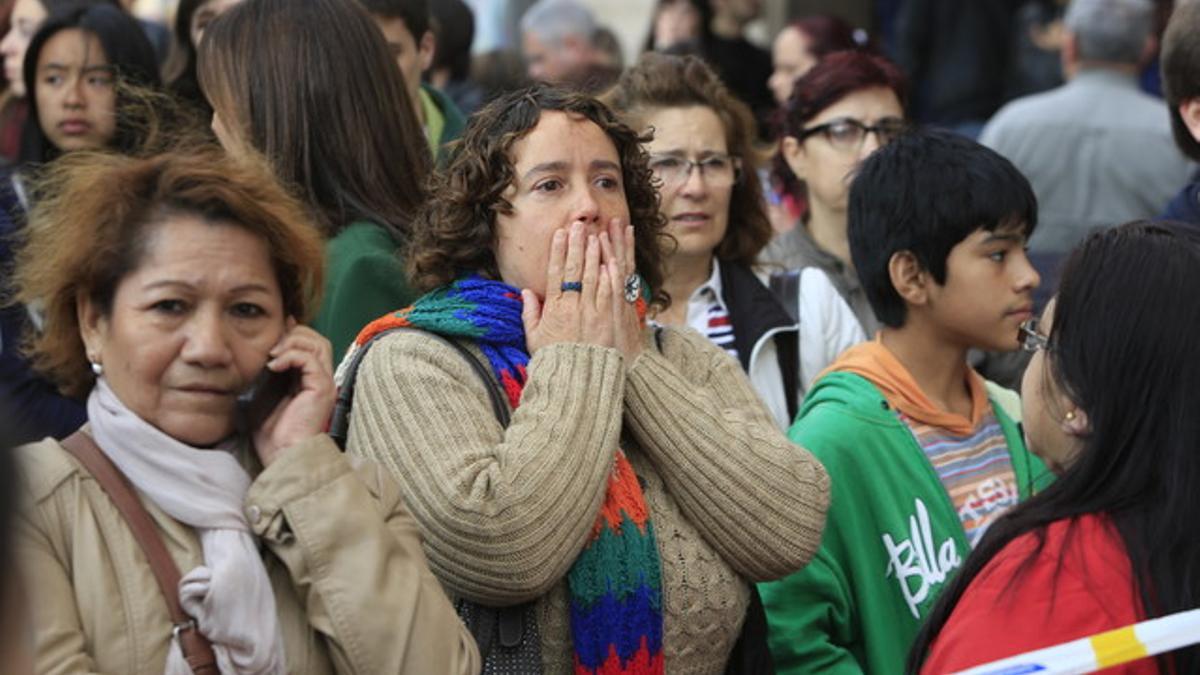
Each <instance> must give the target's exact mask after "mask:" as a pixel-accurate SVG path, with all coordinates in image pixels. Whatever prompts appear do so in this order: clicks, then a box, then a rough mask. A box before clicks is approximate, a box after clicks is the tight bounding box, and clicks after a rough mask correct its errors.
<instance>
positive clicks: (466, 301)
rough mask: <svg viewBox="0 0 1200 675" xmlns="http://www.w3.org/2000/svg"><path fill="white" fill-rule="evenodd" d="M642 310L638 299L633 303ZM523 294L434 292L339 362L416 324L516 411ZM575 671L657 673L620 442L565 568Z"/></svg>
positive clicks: (655, 566) (637, 526)
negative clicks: (486, 369) (490, 375)
mask: <svg viewBox="0 0 1200 675" xmlns="http://www.w3.org/2000/svg"><path fill="white" fill-rule="evenodd" d="M638 306H639V310H640V311H641V313H642V314H643V315H644V311H645V309H644V308H645V302H644V301H641V302H639V303H638ZM521 307H522V301H521V294H520V292H519V291H518V290H517V289H516V288H513V287H512V286H509V285H508V284H505V283H502V282H498V281H489V280H487V279H484V278H482V277H479V276H471V277H464V278H461V279H459V280H457V281H455V282H454V283H452V284H450V285H449V286H444V287H442V288H440V289H437V290H435V291H432V292H430V293H428V294H427V295H424V296H422V297H421V298H420V299H418V300H417V301H416V302H415V303H414V304H413V305H412V306H411V307H407V308H405V309H402V310H400V311H399V312H395V313H393V314H389V315H387V316H384V317H382V318H379V319H376V320H375V321H373V322H371V323H370V324H368V325H367V327H366V328H364V329H363V330H362V332H360V333H359V334H358V337H357V338H356V339H355V340H354V345H353V346H351V348H350V350H349V352H347V354H346V357H345V359H343V361H342V363H349V362H350V360H351V359H352V357H353V354H354V352H355V351H357V350H358V349H359V348H360V346H361V345H363V344H366V342H367V341H368V340H370V339H371V338H372V337H374V336H375V335H378V334H379V333H381V332H383V331H386V330H388V329H391V328H397V327H415V328H421V329H424V330H428V331H430V332H433V333H437V334H439V335H443V336H446V337H465V338H470V339H472V340H474V341H475V343H476V344H477V345H478V346H479V348H480V350H481V351H482V352H483V354H484V356H486V357H487V360H488V362H489V363H490V364H491V367H492V371H493V372H494V373H495V374H496V378H497V379H498V380H499V381H500V384H501V386H502V387H503V388H504V392H505V394H506V395H507V396H508V402H509V403H510V404H511V405H512V407H513V408H514V409H515V408H516V407H517V406H518V405H519V404H520V402H521V391H522V389H523V388H524V386H525V378H526V372H525V369H526V367H527V366H528V364H529V353H528V352H527V351H526V347H525V326H524V323H523V322H522V321H521ZM567 585H568V587H569V588H570V592H571V637H572V639H573V642H574V646H575V673H576V675H592V674H596V675H620V674H623V673H629V674H631V675H632V674H638V675H642V674H647V675H648V674H657V673H662V672H663V653H662V623H663V619H662V587H661V576H660V568H659V558H658V548H657V547H656V545H655V543H654V528H653V526H652V525H651V523H650V514H649V512H648V511H647V509H646V499H645V496H644V495H643V494H642V488H641V486H640V485H639V483H638V479H637V474H635V473H634V471H633V467H632V466H631V465H630V464H629V460H628V459H627V458H626V457H625V453H624V452H622V451H621V450H620V449H619V448H618V449H617V450H616V459H615V463H614V466H613V470H612V472H611V473H610V474H609V478H608V489H607V491H606V493H605V495H604V503H603V504H602V505H601V507H600V514H599V516H598V517H597V518H596V523H595V525H594V526H593V527H592V532H591V536H590V537H589V539H588V542H587V544H585V545H584V548H583V551H582V552H581V553H580V554H579V557H578V558H576V559H575V563H574V564H573V565H572V566H571V569H570V571H569V572H568V573H567Z"/></svg>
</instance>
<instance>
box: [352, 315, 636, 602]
mask: <svg viewBox="0 0 1200 675" xmlns="http://www.w3.org/2000/svg"><path fill="white" fill-rule="evenodd" d="M623 375H624V365H623V359H622V357H621V355H620V353H619V352H618V351H617V350H615V349H608V348H603V347H596V346H585V345H577V344H559V345H552V346H549V347H545V348H543V349H541V350H539V351H538V352H537V353H536V354H534V356H533V358H532V360H531V361H530V363H529V366H528V380H527V382H526V385H525V388H524V391H523V394H522V398H521V405H520V407H518V408H517V410H516V411H514V413H513V416H512V421H511V423H510V424H509V426H508V428H507V429H504V428H502V427H501V426H500V423H499V422H498V421H497V420H496V419H495V416H494V414H493V411H492V409H491V405H490V403H489V399H488V394H487V390H486V389H485V388H484V386H485V385H484V383H483V382H482V381H481V380H480V378H479V377H478V376H477V375H476V373H475V372H474V370H472V368H471V366H470V364H468V363H467V362H466V361H465V360H464V359H463V357H462V356H461V355H460V354H459V353H458V352H457V351H455V350H454V349H453V348H452V347H450V346H448V345H445V344H442V343H440V342H438V341H436V340H433V339H431V338H430V337H428V336H425V335H421V334H420V333H416V332H401V333H398V334H396V335H393V336H389V337H387V338H384V339H383V340H381V341H380V342H379V343H378V344H376V345H375V346H374V347H372V348H371V351H370V352H369V353H368V354H367V356H366V358H365V360H364V362H363V364H362V368H361V370H360V373H359V375H358V382H357V387H356V394H355V403H354V410H353V415H352V417H351V422H350V434H349V439H348V450H349V451H350V452H351V453H357V454H361V455H365V456H367V457H369V458H371V459H374V460H375V461H377V462H379V463H380V464H382V465H383V466H385V467H387V468H388V469H389V470H390V471H391V472H392V473H393V474H394V475H395V476H396V478H397V479H398V480H399V482H400V483H401V486H402V488H403V490H404V494H405V498H406V500H407V502H408V506H409V508H410V510H411V511H412V513H413V515H414V516H415V517H416V519H417V522H418V525H419V527H420V529H421V534H422V537H423V539H424V542H425V550H426V554H427V555H428V558H429V563H430V566H431V567H432V569H433V570H434V573H435V574H436V575H437V576H438V578H439V579H441V581H442V583H443V584H445V585H446V586H447V588H448V589H449V590H450V591H451V593H453V594H455V595H459V596H462V597H466V598H468V599H470V600H472V601H475V602H481V603H485V604H491V605H500V606H502V605H507V604H516V603H520V602H526V601H529V600H532V599H534V598H537V597H540V596H541V595H544V594H545V593H546V592H547V591H549V589H550V588H551V587H553V585H554V584H555V583H557V582H558V581H559V580H561V579H562V577H563V576H565V575H566V573H567V570H568V569H570V566H571V564H572V562H574V560H575V558H576V557H577V556H578V555H579V552H580V551H581V550H582V548H583V545H584V543H585V542H586V539H587V537H588V535H589V533H590V532H591V528H592V525H593V523H594V521H595V518H596V514H597V512H598V510H599V508H600V502H601V499H602V497H603V495H604V489H605V486H606V483H607V477H608V474H609V471H610V469H611V467H612V463H613V457H614V452H615V450H616V448H617V445H618V439H619V436H620V428H621V395H622V388H623Z"/></svg>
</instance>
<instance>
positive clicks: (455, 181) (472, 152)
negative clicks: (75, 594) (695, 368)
mask: <svg viewBox="0 0 1200 675" xmlns="http://www.w3.org/2000/svg"><path fill="white" fill-rule="evenodd" d="M546 110H556V111H561V112H565V113H568V114H570V115H578V116H580V117H583V118H586V119H588V120H590V121H592V122H594V123H595V124H596V126H598V127H600V129H601V130H603V131H604V133H605V134H606V135H607V136H608V138H609V139H610V140H611V141H612V142H613V145H615V146H616V149H617V155H618V156H619V157H620V158H621V174H622V176H621V177H622V181H623V182H624V185H625V198H626V200H627V201H628V202H629V217H630V222H631V224H632V225H633V232H634V240H635V241H634V243H635V246H636V249H637V269H638V272H639V273H640V274H641V275H642V278H643V279H645V281H646V283H647V284H648V285H649V287H650V288H651V289H653V290H654V299H653V301H652V304H653V305H655V306H656V307H657V308H659V309H662V308H665V307H666V306H667V305H668V304H669V303H670V298H669V297H668V296H667V294H666V292H665V291H663V290H662V283H663V248H664V246H666V245H669V244H670V242H671V241H672V240H671V239H670V237H669V236H667V235H666V234H665V232H664V228H665V227H666V221H665V220H664V219H663V217H662V216H661V215H660V214H659V210H658V193H657V192H656V191H655V189H654V186H653V185H652V183H651V180H652V174H651V173H650V167H649V165H648V158H647V156H646V151H645V150H644V149H643V148H642V142H643V141H644V140H645V139H643V138H642V137H640V136H638V134H637V133H636V132H634V130H633V129H630V128H629V127H628V126H626V125H625V124H622V123H621V122H620V120H618V119H617V116H616V115H615V114H613V112H612V111H611V110H609V109H608V108H607V107H606V106H605V105H604V104H603V103H601V102H600V101H599V100H597V99H596V98H594V97H592V96H588V95H586V94H580V93H575V92H568V91H564V90H561V89H555V88H553V87H548V86H546V85H541V84H539V85H534V86H532V87H529V88H527V89H523V90H520V91H515V92H512V93H509V94H506V95H504V96H501V97H499V98H497V99H496V100H494V101H492V102H491V103H489V104H488V105H487V106H485V107H484V108H483V109H482V110H480V111H479V112H477V113H476V114H475V115H474V116H473V117H472V118H471V121H470V122H469V123H468V124H467V128H466V131H465V132H464V133H463V136H462V139H461V140H460V141H459V142H458V144H457V145H456V146H455V147H454V149H453V155H452V157H451V160H450V163H449V165H448V166H447V167H446V168H445V169H444V170H442V171H439V172H437V173H436V174H434V176H433V178H432V180H431V184H430V188H429V191H428V192H429V197H430V198H429V200H428V201H427V202H426V204H425V206H424V208H423V209H422V210H421V213H420V215H419V216H418V217H417V219H416V223H415V226H414V228H413V232H412V238H411V240H410V244H409V246H408V250H407V251H406V253H405V259H406V260H407V261H408V270H409V276H410V278H411V280H412V283H413V285H414V286H415V287H416V288H419V289H421V290H426V291H427V290H431V289H433V288H436V287H438V286H442V285H445V284H448V283H450V282H451V281H453V280H454V279H455V278H457V277H458V276H461V275H463V274H470V273H474V272H478V273H480V274H483V275H484V276H487V277H489V278H492V279H499V278H500V271H499V269H498V268H497V265H496V256H495V252H494V250H493V247H494V245H495V243H496V214H504V215H510V214H512V212H513V206H512V203H511V202H509V201H508V200H507V199H505V198H504V192H505V191H506V190H508V188H509V186H510V185H512V184H513V182H514V179H515V178H516V173H515V169H514V162H515V158H514V157H513V156H512V147H513V144H514V143H516V142H517V141H518V140H520V139H522V138H524V137H525V136H526V135H527V134H528V133H529V132H530V131H532V130H533V128H534V127H535V126H537V123H538V120H539V119H541V116H542V112H543V111H546Z"/></svg>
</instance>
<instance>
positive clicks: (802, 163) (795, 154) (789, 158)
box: [779, 136, 808, 180]
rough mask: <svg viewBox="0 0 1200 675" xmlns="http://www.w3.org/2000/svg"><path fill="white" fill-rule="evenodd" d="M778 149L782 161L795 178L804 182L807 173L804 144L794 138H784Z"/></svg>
mask: <svg viewBox="0 0 1200 675" xmlns="http://www.w3.org/2000/svg"><path fill="white" fill-rule="evenodd" d="M779 149H780V152H781V153H782V154H783V161H784V162H786V163H787V165H788V168H789V169H791V170H792V173H794V174H795V175H796V178H799V179H800V180H804V178H805V175H806V174H807V173H808V154H807V153H805V152H804V144H803V143H801V142H800V141H799V140H798V139H797V138H796V137H795V136H784V137H783V140H782V141H780V143H779Z"/></svg>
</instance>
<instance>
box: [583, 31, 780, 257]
mask: <svg viewBox="0 0 1200 675" xmlns="http://www.w3.org/2000/svg"><path fill="white" fill-rule="evenodd" d="M604 100H605V102H607V103H608V104H609V105H611V106H612V107H613V109H614V110H616V111H618V112H619V113H620V114H621V116H622V117H623V119H624V120H625V121H626V123H627V124H630V125H632V126H634V127H635V128H641V127H643V126H645V122H644V119H645V116H646V115H647V114H648V113H649V112H651V111H653V110H655V109H660V108H678V107H690V106H704V107H706V108H709V109H710V110H712V111H713V112H714V113H716V115H717V117H718V118H719V119H720V120H721V126H723V127H724V128H725V144H726V145H727V146H728V147H729V155H730V156H731V157H737V158H739V160H740V161H741V164H742V175H741V177H740V178H739V179H738V181H737V183H735V184H734V186H733V194H732V196H731V197H730V200H729V228H728V229H727V230H726V231H725V236H724V238H722V239H721V242H720V243H719V244H717V248H716V256H717V259H719V260H722V261H726V260H727V261H730V262H735V263H740V264H743V265H753V264H754V263H755V261H756V259H757V258H758V254H759V252H761V251H762V249H763V248H764V247H765V246H766V245H767V243H768V242H770V241H771V236H772V234H773V230H772V229H771V221H770V219H769V218H768V217H767V211H766V204H765V202H764V201H763V192H762V184H761V183H760V182H759V181H758V177H757V176H756V175H754V174H755V169H756V168H757V167H758V166H759V165H760V164H762V163H763V160H764V159H765V156H766V153H765V152H763V151H761V150H759V149H758V148H756V147H755V135H756V134H757V127H756V122H755V121H754V114H753V113H752V112H750V108H749V107H747V106H746V104H745V103H742V102H741V101H739V100H738V99H737V97H735V96H734V95H733V93H731V92H730V91H729V88H728V87H726V86H725V85H724V84H723V83H722V82H721V79H720V78H719V77H717V74H716V73H714V72H713V70H712V69H711V68H709V67H708V65H707V64H705V63H704V61H702V60H701V59H699V58H697V57H695V56H671V55H668V54H659V53H656V52H647V53H645V54H642V57H641V58H640V59H638V62H637V64H636V65H635V66H633V67H632V68H630V69H629V70H627V71H625V74H624V75H622V76H621V79H620V80H619V81H618V82H617V86H616V87H614V88H613V89H612V90H611V91H609V92H608V93H606V94H605V95H604ZM651 133H653V131H651Z"/></svg>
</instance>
